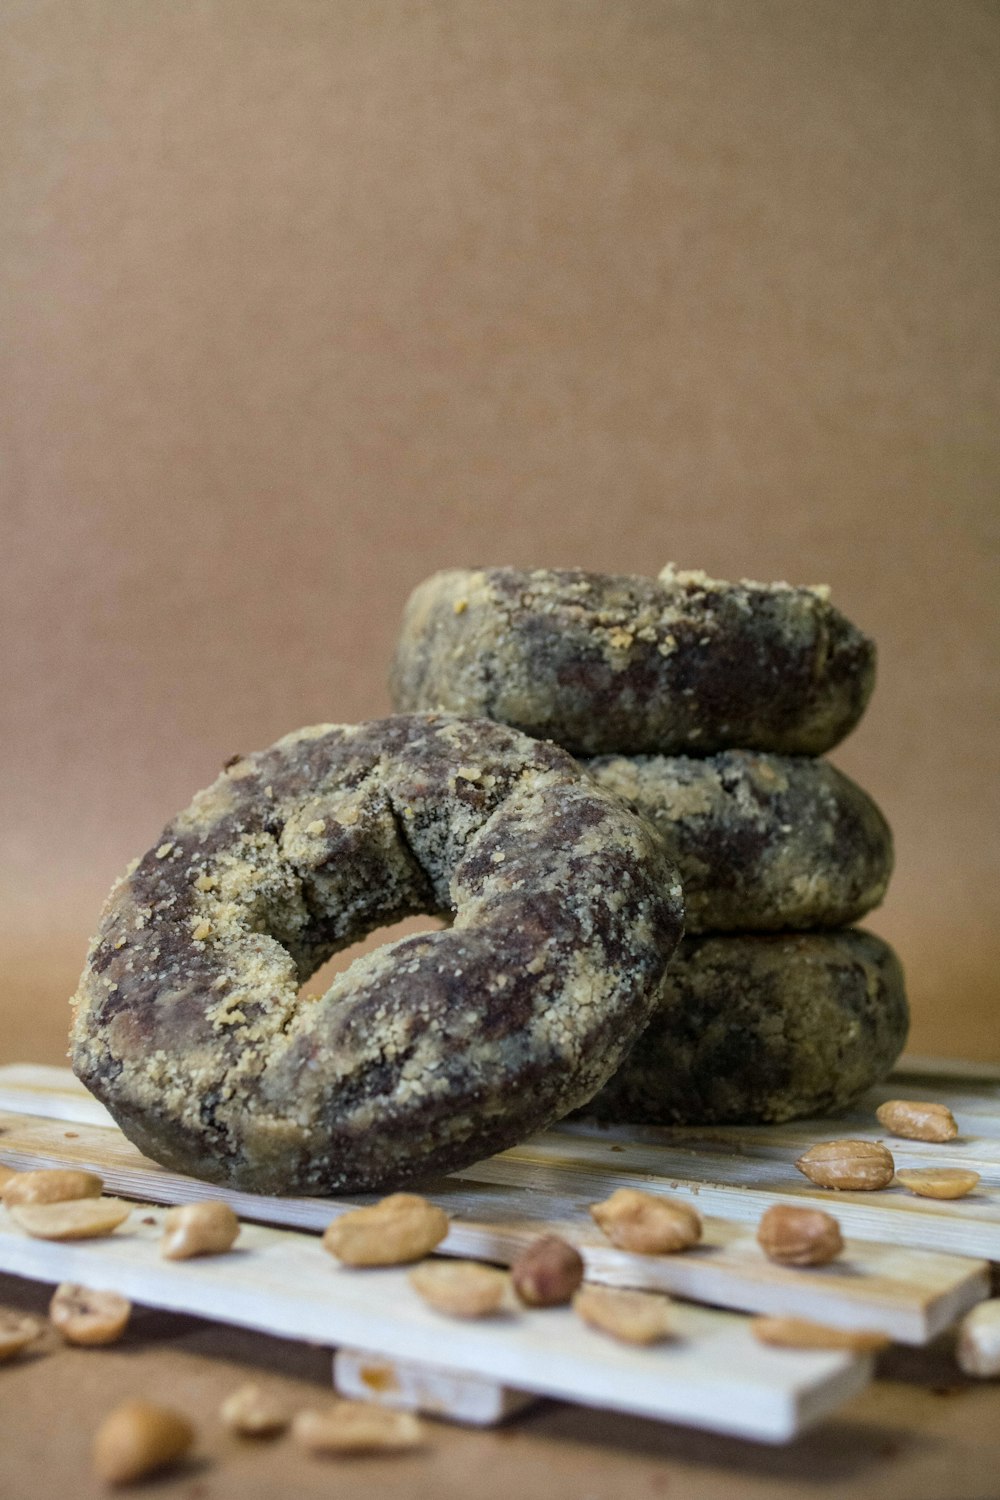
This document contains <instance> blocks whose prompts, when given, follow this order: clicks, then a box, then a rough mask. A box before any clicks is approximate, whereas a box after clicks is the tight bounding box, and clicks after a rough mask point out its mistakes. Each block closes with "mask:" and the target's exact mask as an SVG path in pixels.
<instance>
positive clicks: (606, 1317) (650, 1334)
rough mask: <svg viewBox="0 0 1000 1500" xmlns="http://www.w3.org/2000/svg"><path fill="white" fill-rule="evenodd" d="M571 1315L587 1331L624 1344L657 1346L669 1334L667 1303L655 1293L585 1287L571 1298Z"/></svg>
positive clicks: (668, 1308)
mask: <svg viewBox="0 0 1000 1500" xmlns="http://www.w3.org/2000/svg"><path fill="white" fill-rule="evenodd" d="M573 1311H574V1312H575V1313H576V1314H577V1316H578V1317H579V1318H582V1319H583V1321H584V1323H587V1324H589V1325H590V1327H591V1328H596V1329H598V1330H599V1331H600V1332H601V1333H609V1334H610V1335H611V1337H612V1338H615V1339H620V1340H621V1341H622V1343H624V1344H658V1343H660V1342H661V1341H662V1340H663V1339H665V1338H669V1337H670V1334H671V1333H672V1332H673V1329H672V1327H671V1318H670V1299H669V1298H668V1297H662V1296H660V1295H659V1294H658V1293H656V1292H628V1291H622V1290H621V1289H619V1288H618V1287H611V1286H594V1285H593V1284H592V1283H586V1284H584V1285H583V1286H582V1287H581V1288H580V1290H579V1291H578V1292H577V1293H576V1295H575V1297H574V1298H573Z"/></svg>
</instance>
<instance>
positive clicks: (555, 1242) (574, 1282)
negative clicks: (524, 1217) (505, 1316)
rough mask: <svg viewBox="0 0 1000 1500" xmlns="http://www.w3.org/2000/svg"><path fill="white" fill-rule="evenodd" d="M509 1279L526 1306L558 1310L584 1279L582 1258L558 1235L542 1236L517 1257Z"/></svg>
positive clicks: (577, 1251)
mask: <svg viewBox="0 0 1000 1500" xmlns="http://www.w3.org/2000/svg"><path fill="white" fill-rule="evenodd" d="M510 1279H511V1282H512V1284H513V1287H514V1290H515V1292H516V1293H517V1295H518V1296H519V1297H520V1299H521V1301H522V1302H524V1303H526V1304H527V1306H528V1307H561V1306H562V1305H563V1304H564V1303H566V1302H569V1300H570V1298H571V1297H572V1296H573V1293H574V1292H575V1291H576V1290H577V1288H578V1287H579V1285H580V1283H581V1282H582V1280H583V1257H582V1255H581V1254H580V1252H579V1250H575V1249H574V1248H573V1246H572V1245H570V1244H567V1242H566V1241H565V1240H562V1239H560V1238H559V1236H558V1235H557V1234H543V1235H542V1236H541V1237H540V1238H539V1239H537V1240H532V1242H531V1244H530V1245H526V1246H525V1247H524V1249H523V1250H522V1251H521V1253H520V1255H518V1256H517V1257H516V1259H515V1260H514V1262H513V1263H512V1265H511V1268H510Z"/></svg>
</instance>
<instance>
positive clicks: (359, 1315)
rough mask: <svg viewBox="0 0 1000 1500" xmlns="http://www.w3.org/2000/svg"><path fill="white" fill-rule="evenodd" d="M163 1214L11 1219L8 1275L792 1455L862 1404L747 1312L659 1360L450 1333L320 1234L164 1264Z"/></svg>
mask: <svg viewBox="0 0 1000 1500" xmlns="http://www.w3.org/2000/svg"><path fill="white" fill-rule="evenodd" d="M163 1213H164V1210H163V1209H160V1208H158V1207H156V1206H150V1205H139V1206H137V1207H136V1209H135V1210H134V1211H133V1213H132V1215H131V1217H130V1219H129V1220H128V1221H127V1223H126V1224H125V1225H123V1226H122V1228H120V1229H118V1230H116V1231H115V1233H114V1234H112V1235H108V1236H106V1237H105V1238H102V1239H99V1240H89V1241H81V1242H77V1243H75V1244H73V1243H66V1244H59V1243H52V1242H49V1241H46V1240H37V1239H31V1238H30V1237H29V1236H28V1235H26V1234H25V1233H24V1232H23V1231H22V1230H21V1229H20V1228H19V1227H18V1226H17V1225H16V1224H15V1223H14V1221H13V1219H12V1217H11V1215H10V1213H9V1211H8V1210H6V1209H0V1269H2V1270H4V1271H7V1272H10V1273H12V1274H14V1275H17V1276H27V1277H31V1278H33V1279H35V1280H42V1281H47V1282H58V1281H64V1280H65V1281H75V1282H82V1283H84V1284H85V1285H89V1286H93V1287H105V1286H106V1287H113V1288H115V1289H116V1290H118V1291H120V1292H123V1293H124V1294H125V1295H126V1296H128V1297H131V1298H132V1299H133V1300H134V1301H138V1302H143V1303H145V1304H147V1305H149V1306H153V1307H163V1308H169V1309H171V1310H172V1311H175V1312H186V1313H194V1314H199V1315H202V1316H204V1317H208V1318H213V1319H216V1320H217V1321H220V1322H229V1323H236V1324H239V1325H241V1326H243V1327H247V1328H255V1329H259V1330H261V1331H262V1332H267V1333H273V1334H280V1335H283V1336H285V1337H289V1338H297V1339H307V1340H309V1341H311V1342H313V1343H315V1342H321V1343H329V1344H334V1345H336V1344H343V1345H346V1346H348V1347H350V1348H358V1347H361V1348H364V1349H366V1350H370V1351H372V1352H373V1353H375V1354H378V1355H383V1356H387V1357H389V1358H391V1359H400V1360H404V1361H416V1362H418V1363H423V1362H424V1361H425V1360H426V1359H427V1356H428V1355H431V1356H432V1357H433V1359H434V1360H435V1361H445V1362H446V1368H447V1369H448V1370H450V1371H452V1372H468V1373H470V1374H472V1375H474V1376H477V1377H482V1376H486V1377H488V1378H489V1379H490V1380H493V1381H496V1382H498V1383H501V1384H504V1385H509V1386H512V1387H514V1388H516V1389H518V1390H524V1391H531V1392H535V1393H537V1394H540V1395H547V1396H556V1397H561V1398H564V1399H567V1400H570V1401H576V1402H581V1403H583V1404H584V1405H591V1406H600V1407H609V1408H612V1409H614V1410H618V1411H627V1412H633V1413H636V1414H638V1415H642V1416H647V1417H655V1418H660V1419H663V1420H670V1421H674V1422H683V1423H686V1424H688V1425H691V1426H695V1427H704V1428H708V1429H710V1430H712V1431H715V1432H725V1433H730V1434H733V1435H736V1436H739V1437H747V1438H755V1439H758V1440H760V1441H764V1442H784V1441H787V1440H788V1439H790V1438H791V1437H793V1436H795V1434H796V1433H797V1432H799V1431H801V1430H802V1428H803V1427H805V1426H808V1425H809V1424H811V1423H812V1422H815V1421H817V1420H818V1419H819V1418H821V1417H823V1416H825V1415H826V1414H827V1413H829V1412H830V1411H833V1410H834V1409H835V1408H836V1407H837V1406H839V1405H840V1404H841V1403H842V1402H843V1401H845V1400H846V1399H848V1398H849V1397H850V1396H852V1395H854V1394H855V1393H856V1392H857V1391H858V1390H860V1389H861V1388H862V1387H863V1385H864V1384H865V1382H866V1381H867V1380H868V1378H869V1376H870V1374H871V1368H870V1362H869V1361H868V1360H867V1359H866V1358H863V1357H859V1356H857V1355H851V1354H844V1353H843V1352H838V1353H830V1352H823V1353H816V1352H815V1351H812V1352H809V1353H803V1352H802V1351H789V1350H779V1349H769V1348H766V1347H764V1346H763V1345H760V1344H758V1343H757V1342H756V1340H755V1339H754V1338H753V1336H752V1334H751V1332H750V1326H749V1321H748V1319H746V1318H743V1317H740V1316H738V1315H737V1314H735V1313H726V1312H719V1311H714V1310H709V1309H707V1308H701V1307H692V1306H688V1305H685V1304H681V1303H678V1304H676V1306H675V1309H674V1313H675V1329H676V1333H675V1336H674V1337H672V1338H671V1339H669V1340H668V1341H667V1342H665V1343H663V1344H660V1345H656V1346H654V1347H652V1348H648V1349H639V1348H632V1347H629V1346H627V1345H625V1344H619V1343H616V1342H615V1341H614V1340H612V1339H609V1338H607V1337H606V1336H604V1335H603V1334H600V1333H596V1332H594V1331H593V1330H591V1329H589V1328H587V1327H585V1326H584V1325H583V1324H582V1323H581V1322H580V1320H579V1319H578V1318H577V1317H576V1316H575V1315H574V1314H573V1313H572V1312H571V1311H570V1310H569V1309H568V1308H551V1309H547V1310H545V1311H534V1310H529V1309H523V1310H521V1311H518V1312H511V1313H508V1314H505V1315H501V1316H498V1317H494V1318H489V1319H479V1320H476V1321H468V1322H465V1321H459V1320H455V1319H447V1318H444V1317H442V1316H441V1315H440V1314H438V1313H435V1312H433V1311H432V1310H431V1309H430V1308H428V1307H426V1306H425V1305H424V1304H423V1302H422V1301H421V1300H420V1298H419V1297H418V1296H417V1295H416V1293H415V1292H414V1291H413V1289H412V1288H411V1287H410V1286H409V1284H408V1281H407V1273H406V1271H405V1270H399V1269H386V1270H376V1271H371V1270H369V1271H356V1270H349V1269H346V1268H344V1267H342V1266H339V1265H338V1264H337V1263H336V1262H335V1261H334V1260H333V1259H332V1258H331V1257H330V1256H329V1255H327V1253H326V1252H325V1251H324V1250H323V1248H322V1246H321V1244H320V1241H319V1240H318V1239H317V1237H316V1236H315V1235H310V1234H301V1233H298V1232H296V1231H294V1230H282V1229H272V1228H269V1227H266V1226H264V1225H259V1224H248V1225H245V1226H244V1228H243V1231H242V1233H241V1235H240V1239H239V1242H238V1244H237V1245H236V1246H235V1247H234V1249H233V1250H232V1251H231V1252H229V1253H228V1254H226V1255H218V1256H209V1257H204V1258H201V1259H196V1260H189V1261H181V1262H178V1261H165V1260H163V1259H162V1258H161V1256H160V1254H159V1248H158V1241H159V1239H160V1236H161V1233H162V1227H161V1222H160V1221H161V1219H162V1216H163Z"/></svg>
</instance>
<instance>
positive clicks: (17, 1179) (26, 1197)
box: [2, 1167, 104, 1208]
mask: <svg viewBox="0 0 1000 1500" xmlns="http://www.w3.org/2000/svg"><path fill="white" fill-rule="evenodd" d="M103 1187H104V1183H103V1182H102V1181H101V1179H100V1178H99V1177H98V1176H96V1175H95V1173H93V1172H76V1171H72V1170H70V1169H68V1168H67V1169H63V1168H62V1167H53V1168H51V1169H45V1170H42V1171H38V1172H15V1173H14V1175H13V1177H12V1178H11V1179H10V1181H9V1182H7V1183H5V1184H4V1188H3V1193H2V1197H3V1201H4V1203H5V1204H6V1205H7V1207H8V1208H13V1207H14V1206H15V1204H21V1203H68V1202H71V1201H72V1200H74V1199H76V1198H99V1197H100V1196H101V1189H102V1188H103Z"/></svg>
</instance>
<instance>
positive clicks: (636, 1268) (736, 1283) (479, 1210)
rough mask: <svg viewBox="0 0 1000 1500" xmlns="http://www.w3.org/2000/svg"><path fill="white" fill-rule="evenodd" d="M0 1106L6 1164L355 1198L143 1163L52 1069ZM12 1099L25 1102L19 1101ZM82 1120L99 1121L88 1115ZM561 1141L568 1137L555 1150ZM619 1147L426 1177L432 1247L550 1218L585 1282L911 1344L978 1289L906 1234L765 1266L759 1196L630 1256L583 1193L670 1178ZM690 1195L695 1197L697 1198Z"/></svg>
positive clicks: (324, 1212)
mask: <svg viewBox="0 0 1000 1500" xmlns="http://www.w3.org/2000/svg"><path fill="white" fill-rule="evenodd" d="M0 1105H2V1106H5V1112H4V1113H0V1161H3V1162H6V1163H7V1164H8V1165H10V1166H13V1167H16V1168H20V1169H24V1168H27V1167H31V1166H38V1165H53V1164H72V1165H77V1166H84V1167H88V1168H91V1169H93V1170H96V1171H98V1172H100V1173H101V1175H102V1176H103V1177H104V1179H105V1182H106V1183H107V1185H108V1187H109V1189H110V1190H112V1191H114V1192H117V1193H121V1194H123V1195H125V1196H126V1197H139V1198H143V1199H145V1198H149V1199H153V1200H155V1201H158V1202H161V1203H169V1202H179V1201H189V1200H191V1199H194V1198H198V1197H224V1198H225V1199H226V1200H227V1201H228V1202H230V1203H232V1205H233V1207H234V1208H235V1209H236V1211H237V1213H238V1214H239V1215H240V1217H241V1218H244V1219H256V1220H259V1221H263V1222H270V1223H281V1224H286V1225H292V1226H294V1227H297V1228H304V1229H313V1230H317V1229H323V1228H325V1226H326V1224H327V1223H329V1221H330V1219H331V1218H333V1217H334V1216H335V1215H336V1214H337V1213H340V1212H344V1211H345V1210H346V1209H347V1208H348V1207H350V1205H351V1204H352V1203H353V1202H358V1201H364V1200H360V1199H337V1200H331V1199H317V1198H280V1199H277V1198H263V1197H258V1196H256V1195H253V1194H246V1193H230V1192H225V1191H222V1190H220V1189H218V1188H216V1187H211V1186H207V1185H206V1184H204V1183H200V1182H195V1181H194V1180H193V1179H191V1178H187V1177H183V1176H180V1175H178V1174H174V1173H170V1172H167V1171H166V1170H165V1169H164V1168H162V1167H159V1166H157V1165H156V1164H154V1163H152V1162H149V1161H147V1160H146V1158H144V1157H143V1156H142V1155H141V1154H140V1153H139V1152H138V1151H137V1150H136V1149H135V1147H133V1146H132V1145H131V1144H130V1143H129V1142H128V1141H127V1140H126V1139H125V1138H124V1136H122V1135H121V1133H120V1132H119V1131H118V1130H117V1128H116V1127H114V1125H113V1124H112V1122H111V1120H110V1117H109V1116H108V1115H106V1113H105V1112H104V1111H103V1110H102V1109H101V1106H100V1105H99V1104H97V1103H96V1101H95V1100H93V1099H92V1098H91V1097H90V1096H89V1095H88V1094H86V1092H85V1091H84V1090H83V1089H82V1087H81V1085H79V1084H78V1083H77V1082H76V1080H75V1079H73V1078H72V1077H71V1075H70V1074H68V1073H66V1072H64V1071H63V1070H59V1069H46V1070H40V1069H32V1068H28V1067H21V1068H18V1069H0ZM24 1106H30V1107H31V1110H32V1111H33V1113H31V1114H26V1113H22V1112H19V1111H20V1109H23V1107H24ZM36 1111H37V1112H38V1113H35V1112H36ZM42 1111H45V1112H46V1113H45V1114H43V1113H41V1112H42ZM97 1112H99V1113H97ZM95 1119H100V1120H102V1121H103V1123H100V1124H94V1123H90V1122H92V1121H94V1120H95ZM563 1139H565V1141H566V1143H567V1144H566V1145H565V1146H564V1147H563V1148H562V1150H563V1155H562V1156H560V1154H559V1146H558V1143H559V1142H560V1141H561V1140H563ZM553 1142H556V1143H557V1144H556V1145H555V1146H553ZM578 1143H582V1144H583V1145H584V1146H586V1147H587V1149H588V1150H589V1151H591V1153H592V1156H593V1159H592V1160H588V1161H584V1162H583V1164H582V1165H580V1164H579V1163H578V1162H573V1161H572V1160H570V1158H569V1156H568V1153H570V1152H571V1151H572V1150H573V1149H575V1148H576V1147H577V1144H578ZM623 1150H624V1148H622V1147H618V1146H616V1145H615V1143H614V1142H611V1143H609V1142H608V1141H607V1140H606V1139H605V1137H604V1135H603V1134H601V1135H600V1136H598V1137H596V1138H595V1137H594V1136H593V1134H592V1133H591V1135H586V1134H583V1135H579V1134H577V1133H576V1130H574V1131H573V1132H569V1133H564V1132H559V1133H549V1134H548V1135H546V1136H542V1137H538V1138H537V1139H536V1140H535V1141H534V1142H529V1143H528V1144H527V1145H526V1146H525V1147H521V1148H518V1149H517V1150H516V1151H512V1152H507V1153H505V1154H504V1155H503V1156H500V1157H496V1158H493V1159H492V1160H491V1161H489V1162H486V1163H482V1164H480V1165H479V1166H477V1167H474V1168H470V1169H469V1170H468V1171H466V1172H462V1173H456V1174H454V1175H453V1176H451V1177H448V1178H443V1179H440V1180H438V1181H436V1182H434V1183H433V1184H430V1185H429V1186H428V1188H427V1191H428V1192H430V1194H431V1195H432V1196H433V1197H434V1199H435V1201H437V1202H439V1203H440V1204H441V1205H442V1206H443V1207H445V1208H446V1209H447V1210H448V1212H449V1213H450V1214H451V1215H452V1220H453V1223H452V1229H451V1233H450V1234H449V1236H448V1239H447V1241H446V1242H445V1244H444V1246H442V1250H443V1251H444V1253H447V1254H453V1255H462V1256H469V1257H475V1258H478V1259H484V1260H493V1261H498V1262H501V1263H507V1262H509V1261H510V1260H511V1259H512V1258H513V1256H514V1255H515V1254H516V1253H517V1252H518V1250H520V1249H521V1248H522V1247H523V1246H524V1245H525V1244H526V1243H528V1241H529V1240H530V1239H532V1238H533V1237H534V1236H535V1235H536V1234H538V1233H539V1232H541V1231H542V1230H543V1229H555V1230H556V1231H557V1232H559V1233H562V1234H564V1235H565V1236H566V1238H568V1239H570V1240H572V1241H573V1242H574V1243H575V1244H577V1245H578V1246H579V1247H580V1249H581V1251H582V1253H583V1255H584V1257H585V1260H586V1263H587V1274H588V1276H589V1277H590V1278H591V1279H592V1280H599V1281H604V1282H607V1283H610V1284H614V1285H624V1286H636V1287H642V1288H646V1289H648V1290H661V1291H667V1292H671V1293H673V1294H674V1295H677V1296H682V1297H686V1298H690V1299H692V1300H696V1301H702V1302H708V1303H711V1304H713V1305H716V1306H722V1307H730V1308H739V1309H743V1310H747V1311H753V1312H767V1313H777V1314H782V1313H784V1314H795V1315H798V1316H803V1317H812V1318H816V1319H819V1320H821V1321H823V1322H827V1323H831V1324H834V1325H835V1326H838V1327H848V1328H875V1329H879V1330H881V1331H883V1332H885V1333H887V1334H888V1335H889V1336H890V1337H891V1338H894V1339H896V1340H898V1341H900V1342H904V1343H913V1344H919V1343H924V1342H927V1341H928V1340H929V1339H931V1338H933V1337H934V1336H935V1335H936V1334H937V1333H938V1332H940V1331H941V1330H942V1329H943V1328H946V1327H948V1326H949V1325H950V1324H951V1323H952V1322H954V1321H955V1319H956V1318H958V1317H959V1316H960V1315H961V1314H962V1313H963V1312H964V1311H965V1310H966V1309H967V1308H968V1307H970V1306H972V1305H973V1304H974V1303H975V1302H977V1301H980V1300H981V1299H982V1298H983V1297H984V1296H986V1295H988V1276H987V1269H986V1267H985V1265H984V1264H983V1263H982V1262H980V1261H977V1260H973V1259H967V1258H964V1257H963V1258H958V1257H955V1256H951V1255H942V1254H937V1253H933V1252H929V1251H926V1250H922V1249H910V1248H908V1247H907V1246H905V1245H902V1246H901V1245H893V1244H879V1243H867V1242H865V1241H861V1240H854V1239H849V1240H848V1243H847V1247H846V1251H845V1253H844V1255H843V1256H842V1257H840V1258H839V1259H838V1260H837V1261H835V1262H834V1263H832V1264H831V1265H829V1266H823V1267H816V1268H813V1269H810V1270H804V1269H792V1268H787V1267H782V1266H776V1265H774V1264H773V1263H772V1262H770V1261H768V1260H767V1258H766V1257H765V1256H764V1255H763V1253H762V1252H761V1250H760V1248H759V1246H758V1245H757V1243H756V1239H755V1236H754V1225H755V1222H756V1218H757V1217H758V1216H759V1213H760V1211H761V1206H760V1204H759V1203H758V1205H757V1209H756V1212H755V1213H754V1214H753V1216H752V1219H751V1222H750V1223H749V1224H748V1223H747V1216H744V1217H743V1219H742V1220H741V1219H739V1218H736V1217H725V1216H722V1215H717V1214H715V1213H712V1212H708V1213H707V1216H706V1219H705V1239H704V1244H703V1245H702V1246H700V1247H699V1248H698V1249H697V1250H695V1251H693V1252H689V1253H687V1254H685V1255H678V1256H637V1255H631V1254H628V1253H627V1252H624V1251H620V1250H616V1249H615V1248H614V1247H612V1246H611V1245H609V1244H608V1242H607V1240H606V1239H605V1238H604V1237H603V1236H602V1235H601V1234H600V1233H599V1231H597V1230H596V1228H595V1227H594V1225H593V1223H592V1221H591V1218H590V1215H589V1213H588V1211H587V1205H588V1204H589V1203H593V1202H596V1201H598V1200H599V1199H601V1198H603V1197H606V1196H607V1195H608V1193H609V1192H611V1191H612V1190H613V1189H614V1187H616V1186H619V1185H621V1183H623V1182H629V1183H632V1184H635V1185H639V1186H642V1187H644V1188H646V1189H648V1190H651V1191H665V1192H672V1191H675V1190H676V1187H677V1184H676V1183H675V1181H674V1180H673V1179H670V1180H667V1179H664V1178H662V1177H657V1176H656V1175H654V1174H652V1173H650V1172H649V1171H648V1170H642V1171H639V1172H638V1173H637V1172H634V1171H633V1172H629V1171H628V1170H627V1169H623V1168H622V1167H621V1165H620V1163H621V1154H622V1152H623ZM616 1151H617V1152H618V1153H619V1154H617V1155H616V1154H614V1153H615V1152H616ZM706 1196H707V1195H706ZM883 1196H884V1195H883ZM699 1206H700V1207H701V1208H702V1209H703V1211H704V1210H706V1209H707V1208H708V1204H707V1203H706V1202H705V1201H704V1200H701V1201H700V1202H699ZM837 1212H838V1215H839V1213H840V1207H839V1199H838V1204H837Z"/></svg>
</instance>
